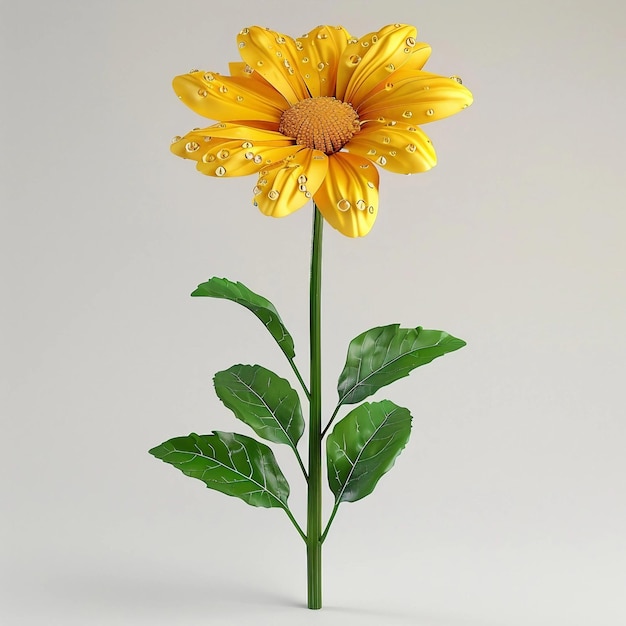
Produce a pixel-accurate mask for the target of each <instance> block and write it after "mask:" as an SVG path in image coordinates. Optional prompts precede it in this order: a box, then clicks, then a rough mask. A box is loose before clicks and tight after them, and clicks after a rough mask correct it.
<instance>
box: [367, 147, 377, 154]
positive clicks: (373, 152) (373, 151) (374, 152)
mask: <svg viewBox="0 0 626 626" xmlns="http://www.w3.org/2000/svg"><path fill="white" fill-rule="evenodd" d="M367 154H369V155H373V154H376V149H375V148H370V149H369V150H368V151H367Z"/></svg>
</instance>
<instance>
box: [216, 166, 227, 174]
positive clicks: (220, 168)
mask: <svg viewBox="0 0 626 626" xmlns="http://www.w3.org/2000/svg"><path fill="white" fill-rule="evenodd" d="M215 174H216V175H217V176H224V174H226V168H225V167H222V166H221V165H220V166H219V167H218V168H216V170H215Z"/></svg>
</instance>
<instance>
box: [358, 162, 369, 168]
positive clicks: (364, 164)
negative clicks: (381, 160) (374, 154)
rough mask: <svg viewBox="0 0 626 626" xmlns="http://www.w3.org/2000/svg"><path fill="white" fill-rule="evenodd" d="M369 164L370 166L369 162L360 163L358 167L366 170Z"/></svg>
mask: <svg viewBox="0 0 626 626" xmlns="http://www.w3.org/2000/svg"><path fill="white" fill-rule="evenodd" d="M369 166H370V164H369V163H361V165H359V167H360V168H361V169H362V170H366V169H367V168H368V167H369Z"/></svg>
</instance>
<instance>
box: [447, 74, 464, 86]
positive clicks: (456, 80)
mask: <svg viewBox="0 0 626 626" xmlns="http://www.w3.org/2000/svg"><path fill="white" fill-rule="evenodd" d="M450 80H453V81H455V82H457V83H459V85H462V84H463V81H462V80H461V77H460V76H456V75H454V76H450Z"/></svg>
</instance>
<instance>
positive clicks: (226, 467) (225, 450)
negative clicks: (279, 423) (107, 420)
mask: <svg viewBox="0 0 626 626" xmlns="http://www.w3.org/2000/svg"><path fill="white" fill-rule="evenodd" d="M149 452H150V454H152V455H153V456H155V457H156V458H157V459H161V460H162V461H165V462H166V463H169V464H171V465H173V466H174V467H176V468H177V469H179V470H180V471H181V472H183V473H184V474H186V475H187V476H191V477H192V478H197V479H198V480H201V481H202V482H203V483H205V484H206V486H207V487H209V489H215V490H217V491H221V492H222V493H225V494H226V495H229V496H236V497H237V498H241V499H242V500H244V501H245V502H247V503H248V504H250V505H252V506H261V507H265V508H272V507H280V508H282V509H287V498H288V497H289V484H288V483H287V479H286V478H285V477H284V476H283V473H282V472H281V471H280V468H279V467H278V463H277V462H276V459H275V457H274V453H273V452H272V451H271V450H270V448H269V447H268V446H266V445H265V444H263V443H261V442H259V441H256V440H255V439H252V438H251V437H246V436H245V435H238V434H237V433H225V432H221V431H217V430H216V431H213V434H211V435H196V434H195V433H191V434H190V435H189V436H187V437H175V438H174V439H170V440H169V441H166V442H164V443H162V444H161V445H160V446H156V447H155V448H152V450H150V451H149Z"/></svg>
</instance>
